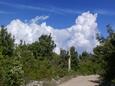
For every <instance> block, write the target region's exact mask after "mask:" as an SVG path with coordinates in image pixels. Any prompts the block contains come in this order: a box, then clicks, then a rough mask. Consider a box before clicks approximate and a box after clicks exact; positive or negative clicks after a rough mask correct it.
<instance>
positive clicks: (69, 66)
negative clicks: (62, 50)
mask: <svg viewBox="0 0 115 86" xmlns="http://www.w3.org/2000/svg"><path fill="white" fill-rule="evenodd" d="M70 70H71V52H70V49H69V58H68V72H69V71H70Z"/></svg>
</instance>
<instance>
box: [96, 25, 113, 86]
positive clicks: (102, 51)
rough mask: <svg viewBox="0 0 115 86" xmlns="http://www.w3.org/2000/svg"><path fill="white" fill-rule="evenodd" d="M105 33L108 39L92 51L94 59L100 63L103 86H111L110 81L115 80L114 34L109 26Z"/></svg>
mask: <svg viewBox="0 0 115 86" xmlns="http://www.w3.org/2000/svg"><path fill="white" fill-rule="evenodd" d="M107 31H108V37H107V38H106V39H105V41H104V42H103V43H100V45H99V46H97V47H96V48H95V49H94V55H95V57H96V58H97V60H98V62H101V63H102V69H103V71H102V73H101V76H102V78H103V81H104V83H103V86H111V85H110V84H111V82H112V80H113V79H115V58H114V57H115V32H114V31H113V30H112V29H111V27H110V26H107Z"/></svg>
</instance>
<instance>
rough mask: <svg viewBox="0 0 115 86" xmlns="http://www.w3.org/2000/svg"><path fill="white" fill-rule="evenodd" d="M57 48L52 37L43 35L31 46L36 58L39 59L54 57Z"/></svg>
mask: <svg viewBox="0 0 115 86" xmlns="http://www.w3.org/2000/svg"><path fill="white" fill-rule="evenodd" d="M55 47H56V45H55V43H54V41H53V40H52V37H51V35H42V36H41V37H40V38H39V41H36V42H34V43H33V44H32V45H31V46H30V50H32V52H33V54H34V56H35V58H37V57H40V56H41V57H52V54H53V49H54V48H55Z"/></svg>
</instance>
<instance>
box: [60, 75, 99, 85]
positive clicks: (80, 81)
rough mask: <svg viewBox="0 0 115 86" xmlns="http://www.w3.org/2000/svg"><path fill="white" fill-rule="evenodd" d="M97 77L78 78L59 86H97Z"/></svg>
mask: <svg viewBox="0 0 115 86" xmlns="http://www.w3.org/2000/svg"><path fill="white" fill-rule="evenodd" d="M98 77H99V76H98V75H90V76H78V77H76V78H73V79H71V80H69V81H67V82H64V83H63V84H61V85H59V86H98Z"/></svg>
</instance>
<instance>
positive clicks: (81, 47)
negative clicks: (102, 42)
mask: <svg viewBox="0 0 115 86" xmlns="http://www.w3.org/2000/svg"><path fill="white" fill-rule="evenodd" d="M39 18H40V17H37V19H35V20H32V21H33V22H31V23H27V22H22V21H21V20H19V19H15V20H12V21H11V22H10V24H8V25H7V28H8V32H10V33H11V34H12V35H14V36H15V39H16V41H15V43H19V42H20V40H23V41H25V42H26V43H32V42H34V41H36V40H38V38H39V37H40V36H41V35H42V34H50V33H51V34H52V38H53V40H54V41H55V43H56V45H57V47H56V48H55V52H57V53H59V51H60V48H64V49H68V48H69V47H71V46H75V47H76V49H77V50H78V52H82V51H88V52H92V49H93V48H94V47H95V46H96V45H97V44H98V41H97V40H96V33H97V32H98V31H97V22H96V19H97V14H92V13H90V12H84V13H82V14H81V15H80V16H78V17H77V18H76V20H75V24H74V25H72V26H70V27H68V28H64V29H61V30H60V29H55V28H53V27H51V26H49V25H47V24H46V22H43V23H41V24H37V23H36V22H35V21H36V20H37V21H38V20H39ZM47 18H48V17H46V18H45V19H47ZM43 19H44V18H43Z"/></svg>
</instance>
